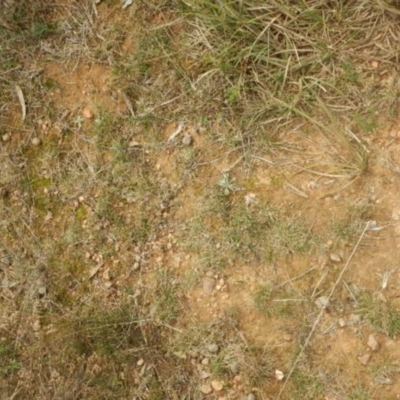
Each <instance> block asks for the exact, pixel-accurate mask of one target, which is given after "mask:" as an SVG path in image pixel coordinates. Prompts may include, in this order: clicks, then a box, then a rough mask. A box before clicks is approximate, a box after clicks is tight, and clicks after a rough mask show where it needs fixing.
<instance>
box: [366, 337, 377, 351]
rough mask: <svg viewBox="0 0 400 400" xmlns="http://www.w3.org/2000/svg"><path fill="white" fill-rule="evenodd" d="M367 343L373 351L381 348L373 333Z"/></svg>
mask: <svg viewBox="0 0 400 400" xmlns="http://www.w3.org/2000/svg"><path fill="white" fill-rule="evenodd" d="M367 345H368V347H369V348H370V349H371V350H372V351H377V350H379V343H378V341H377V340H376V339H375V337H374V335H372V334H371V335H369V336H368V342H367Z"/></svg>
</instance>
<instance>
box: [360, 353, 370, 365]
mask: <svg viewBox="0 0 400 400" xmlns="http://www.w3.org/2000/svg"><path fill="white" fill-rule="evenodd" d="M370 359H371V354H368V353H366V354H364V355H362V356H358V357H357V360H358V361H359V362H360V364H361V365H367V364H368V363H369V360H370Z"/></svg>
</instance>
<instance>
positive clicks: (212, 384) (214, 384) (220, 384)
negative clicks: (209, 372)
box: [211, 381, 224, 392]
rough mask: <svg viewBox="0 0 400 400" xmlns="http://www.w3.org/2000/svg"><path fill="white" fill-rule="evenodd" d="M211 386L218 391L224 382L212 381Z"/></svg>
mask: <svg viewBox="0 0 400 400" xmlns="http://www.w3.org/2000/svg"><path fill="white" fill-rule="evenodd" d="M211 386H212V388H213V389H214V390H215V391H216V392H220V391H221V390H222V389H223V388H224V382H221V381H212V382H211Z"/></svg>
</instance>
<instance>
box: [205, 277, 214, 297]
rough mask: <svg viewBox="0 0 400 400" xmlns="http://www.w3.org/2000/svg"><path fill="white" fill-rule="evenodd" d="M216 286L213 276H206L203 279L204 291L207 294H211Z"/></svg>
mask: <svg viewBox="0 0 400 400" xmlns="http://www.w3.org/2000/svg"><path fill="white" fill-rule="evenodd" d="M214 287H215V280H214V279H212V278H208V277H207V278H204V279H203V291H204V293H206V294H211V293H212V292H213V290H214Z"/></svg>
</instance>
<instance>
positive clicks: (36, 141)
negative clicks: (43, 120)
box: [31, 137, 42, 146]
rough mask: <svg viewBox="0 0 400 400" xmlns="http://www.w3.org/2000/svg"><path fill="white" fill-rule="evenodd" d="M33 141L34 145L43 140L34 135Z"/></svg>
mask: <svg viewBox="0 0 400 400" xmlns="http://www.w3.org/2000/svg"><path fill="white" fill-rule="evenodd" d="M31 143H32V145H33V146H39V145H40V144H41V143H42V141H41V140H40V139H39V138H38V137H34V138H33V139H32V141H31Z"/></svg>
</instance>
